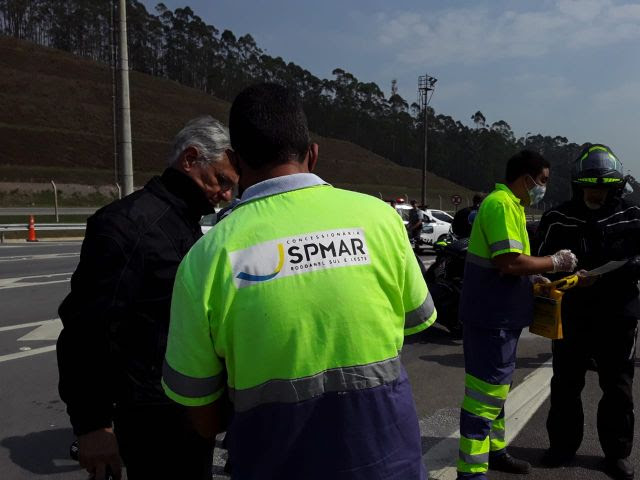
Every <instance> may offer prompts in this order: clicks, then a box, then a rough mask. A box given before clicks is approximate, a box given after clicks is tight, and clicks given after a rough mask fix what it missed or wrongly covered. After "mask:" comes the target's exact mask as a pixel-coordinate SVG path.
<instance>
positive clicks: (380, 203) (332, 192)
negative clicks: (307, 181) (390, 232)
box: [326, 187, 398, 216]
mask: <svg viewBox="0 0 640 480" xmlns="http://www.w3.org/2000/svg"><path fill="white" fill-rule="evenodd" d="M326 194H327V195H328V196H330V197H331V198H332V199H334V200H335V201H336V202H340V203H344V206H345V208H366V209H373V210H375V211H376V212H380V213H382V214H394V215H396V216H397V215H398V214H397V213H396V211H395V209H394V208H393V207H392V206H391V205H389V204H388V203H387V202H385V201H384V200H381V199H380V198H378V197H374V196H373V195H368V194H366V193H360V192H353V191H351V190H343V189H341V188H335V187H334V188H331V189H327V192H326Z"/></svg>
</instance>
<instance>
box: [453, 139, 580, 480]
mask: <svg viewBox="0 0 640 480" xmlns="http://www.w3.org/2000/svg"><path fill="white" fill-rule="evenodd" d="M550 167H551V165H550V164H549V162H548V161H547V160H546V159H545V158H544V157H542V155H540V154H539V153H537V152H533V151H528V150H523V151H522V152H518V153H516V154H515V155H514V156H512V157H511V158H510V159H509V160H508V162H507V168H506V172H505V183H498V184H496V187H495V189H494V191H493V192H491V193H490V194H489V195H488V196H487V198H485V199H484V201H483V202H482V204H481V205H480V208H479V210H478V213H477V215H476V217H475V220H474V221H473V226H472V227H471V237H470V239H469V250H468V253H467V257H466V264H465V270H464V280H463V285H462V295H461V299H460V319H461V320H462V323H463V326H464V328H463V342H464V345H463V347H464V366H465V374H466V375H465V395H464V399H463V401H462V406H461V409H460V450H459V453H458V462H457V468H458V480H487V478H488V476H487V471H488V470H496V471H502V472H508V473H517V474H526V473H529V471H530V470H531V465H529V463H527V462H525V461H523V460H519V459H517V458H514V457H513V456H511V454H510V453H508V452H507V443H506V437H505V435H506V428H507V425H506V423H505V411H504V404H505V402H506V399H507V395H508V393H509V390H510V388H511V380H512V377H513V373H514V370H515V366H516V350H517V346H518V340H519V339H520V334H521V332H522V329H523V328H525V327H528V326H529V325H530V324H531V322H532V320H533V283H534V282H540V281H543V282H544V281H547V282H548V280H547V279H546V278H545V277H543V276H542V275H541V274H545V273H554V272H573V271H574V269H575V267H576V263H577V259H576V256H575V255H574V254H573V253H571V251H569V250H568V249H566V248H563V249H559V250H558V251H557V252H552V255H549V256H542V257H539V256H535V255H532V254H531V250H530V247H529V235H528V233H527V219H526V216H525V211H524V209H525V207H528V206H531V205H535V204H537V203H539V202H540V200H542V198H543V197H544V194H545V191H546V184H547V181H548V180H549V175H550Z"/></svg>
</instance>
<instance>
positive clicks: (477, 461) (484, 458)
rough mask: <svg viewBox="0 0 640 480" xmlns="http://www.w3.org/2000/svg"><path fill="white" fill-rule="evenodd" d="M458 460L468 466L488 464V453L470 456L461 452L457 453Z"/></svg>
mask: <svg viewBox="0 0 640 480" xmlns="http://www.w3.org/2000/svg"><path fill="white" fill-rule="evenodd" d="M459 457H460V460H462V461H463V462H464V463H467V464H469V465H482V464H483V463H489V452H487V453H480V454H478V455H471V454H469V453H465V452H463V451H460V452H459Z"/></svg>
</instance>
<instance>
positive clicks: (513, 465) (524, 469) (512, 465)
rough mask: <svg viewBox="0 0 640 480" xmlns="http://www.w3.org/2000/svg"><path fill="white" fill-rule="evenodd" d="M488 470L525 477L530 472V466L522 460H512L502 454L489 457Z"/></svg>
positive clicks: (509, 456)
mask: <svg viewBox="0 0 640 480" xmlns="http://www.w3.org/2000/svg"><path fill="white" fill-rule="evenodd" d="M489 470H495V471H497V472H505V473H516V474H520V475H526V474H528V473H529V472H531V464H530V463H529V462H525V461H524V460H518V459H517V458H513V457H512V456H511V455H509V454H508V453H503V454H501V455H498V456H490V457H489Z"/></svg>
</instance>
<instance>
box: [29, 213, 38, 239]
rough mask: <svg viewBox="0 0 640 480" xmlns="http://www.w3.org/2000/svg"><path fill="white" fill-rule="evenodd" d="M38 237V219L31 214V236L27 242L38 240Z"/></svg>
mask: <svg viewBox="0 0 640 480" xmlns="http://www.w3.org/2000/svg"><path fill="white" fill-rule="evenodd" d="M37 241H38V239H37V238H36V221H35V220H34V218H33V215H29V236H28V237H27V242H37Z"/></svg>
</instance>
